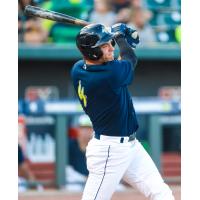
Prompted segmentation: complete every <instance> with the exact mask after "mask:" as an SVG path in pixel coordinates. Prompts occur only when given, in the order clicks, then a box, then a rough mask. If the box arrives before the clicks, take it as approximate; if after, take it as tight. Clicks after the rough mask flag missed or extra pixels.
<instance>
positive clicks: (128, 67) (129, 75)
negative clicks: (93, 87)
mask: <svg viewBox="0 0 200 200" xmlns="http://www.w3.org/2000/svg"><path fill="white" fill-rule="evenodd" d="M112 65H113V66H112V72H111V73H112V75H111V77H112V78H111V81H112V83H111V84H112V85H113V86H114V87H122V86H126V85H130V84H131V82H132V80H133V66H132V64H131V62H130V61H127V60H115V61H113V63H112Z"/></svg>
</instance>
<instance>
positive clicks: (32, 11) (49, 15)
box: [24, 5, 89, 26]
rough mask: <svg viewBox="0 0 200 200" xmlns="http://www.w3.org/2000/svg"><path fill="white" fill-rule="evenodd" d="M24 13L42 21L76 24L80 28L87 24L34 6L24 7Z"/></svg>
mask: <svg viewBox="0 0 200 200" xmlns="http://www.w3.org/2000/svg"><path fill="white" fill-rule="evenodd" d="M24 12H25V14H26V15H29V16H34V17H40V18H43V19H49V20H52V21H56V22H61V23H65V24H76V25H81V26H86V25H88V24H89V23H88V22H86V21H84V20H80V19H77V18H75V17H72V16H69V15H65V14H62V13H58V12H54V11H50V10H45V9H43V8H40V7H36V6H30V5H28V6H26V7H25V10H24Z"/></svg>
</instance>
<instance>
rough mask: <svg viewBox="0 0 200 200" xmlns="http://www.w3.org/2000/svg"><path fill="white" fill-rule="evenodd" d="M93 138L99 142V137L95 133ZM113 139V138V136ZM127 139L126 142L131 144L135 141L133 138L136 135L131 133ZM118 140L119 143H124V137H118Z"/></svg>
mask: <svg viewBox="0 0 200 200" xmlns="http://www.w3.org/2000/svg"><path fill="white" fill-rule="evenodd" d="M94 137H95V138H96V139H98V140H100V135H97V134H96V133H95V134H94ZM110 137H112V136H110ZM114 137H115V136H114ZM127 137H129V138H128V142H131V141H133V140H135V138H136V133H133V134H131V135H129V136H127ZM119 140H120V143H124V137H119Z"/></svg>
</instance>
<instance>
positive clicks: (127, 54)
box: [116, 36, 137, 68]
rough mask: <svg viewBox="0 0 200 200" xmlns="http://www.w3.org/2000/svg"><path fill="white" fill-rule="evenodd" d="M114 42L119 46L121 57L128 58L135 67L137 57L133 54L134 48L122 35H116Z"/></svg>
mask: <svg viewBox="0 0 200 200" xmlns="http://www.w3.org/2000/svg"><path fill="white" fill-rule="evenodd" d="M116 42H117V44H118V46H119V50H120V57H121V59H122V60H129V61H130V62H131V63H132V65H133V68H135V66H136V64H137V57H136V55H135V52H134V50H133V49H132V48H131V47H130V45H129V44H128V43H127V41H126V40H125V39H124V37H123V36H118V37H117V38H116Z"/></svg>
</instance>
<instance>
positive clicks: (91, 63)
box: [85, 59, 104, 65]
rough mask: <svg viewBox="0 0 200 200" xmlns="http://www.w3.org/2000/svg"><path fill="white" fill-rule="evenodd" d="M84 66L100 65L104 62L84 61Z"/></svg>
mask: <svg viewBox="0 0 200 200" xmlns="http://www.w3.org/2000/svg"><path fill="white" fill-rule="evenodd" d="M85 63H86V65H101V64H103V63H104V62H103V61H102V60H101V59H99V60H85Z"/></svg>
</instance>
